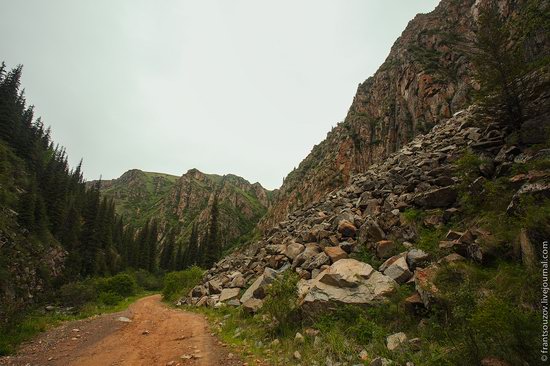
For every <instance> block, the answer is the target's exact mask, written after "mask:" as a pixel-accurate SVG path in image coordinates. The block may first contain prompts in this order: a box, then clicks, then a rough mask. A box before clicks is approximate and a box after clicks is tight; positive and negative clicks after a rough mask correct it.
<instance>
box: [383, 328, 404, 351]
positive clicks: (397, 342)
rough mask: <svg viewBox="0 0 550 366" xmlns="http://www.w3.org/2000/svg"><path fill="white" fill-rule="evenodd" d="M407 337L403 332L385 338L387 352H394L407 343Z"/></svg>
mask: <svg viewBox="0 0 550 366" xmlns="http://www.w3.org/2000/svg"><path fill="white" fill-rule="evenodd" d="M407 340H408V339H407V335H406V334H405V333H403V332H399V333H395V334H392V335H390V336H388V337H387V338H386V347H388V350H389V351H395V350H397V349H399V348H401V347H403V346H404V345H406V343H407Z"/></svg>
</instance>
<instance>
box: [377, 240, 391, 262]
mask: <svg viewBox="0 0 550 366" xmlns="http://www.w3.org/2000/svg"><path fill="white" fill-rule="evenodd" d="M374 248H375V250H376V256H377V257H378V258H388V257H389V256H390V255H391V253H392V252H393V251H394V249H395V248H396V245H395V243H394V242H393V241H392V240H380V241H379V242H377V243H376V244H375V245H374Z"/></svg>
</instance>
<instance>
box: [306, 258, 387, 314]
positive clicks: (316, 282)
mask: <svg viewBox="0 0 550 366" xmlns="http://www.w3.org/2000/svg"><path fill="white" fill-rule="evenodd" d="M396 286H397V283H396V282H395V281H394V280H392V279H391V278H390V277H388V276H385V275H383V274H382V273H380V272H378V271H375V270H374V269H373V268H372V267H371V266H370V265H369V264H367V263H363V262H359V261H357V260H355V259H341V260H339V261H337V262H335V263H334V264H332V265H331V266H330V267H329V268H328V269H326V270H324V271H323V272H321V273H320V274H319V275H318V276H317V277H316V278H314V279H312V280H309V281H305V280H302V281H300V282H299V284H298V293H299V295H300V303H301V304H302V305H308V304H313V303H326V302H332V301H333V302H340V303H346V304H376V303H382V302H385V301H386V295H388V294H390V293H391V292H393V291H394V289H395V287H396Z"/></svg>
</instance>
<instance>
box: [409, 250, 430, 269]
mask: <svg viewBox="0 0 550 366" xmlns="http://www.w3.org/2000/svg"><path fill="white" fill-rule="evenodd" d="M429 259H430V255H429V254H428V253H426V252H425V251H423V250H422V249H411V250H409V252H408V253H407V264H408V265H409V268H410V269H411V270H413V271H414V269H415V268H416V267H420V266H423V265H425V264H426V263H427V262H428V260H429Z"/></svg>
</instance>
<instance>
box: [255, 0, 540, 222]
mask: <svg viewBox="0 0 550 366" xmlns="http://www.w3.org/2000/svg"><path fill="white" fill-rule="evenodd" d="M485 3H488V2H487V1H480V0H478V1H475V0H443V1H441V3H440V4H439V5H438V6H437V8H436V9H435V10H434V11H432V12H431V13H428V14H419V15H417V16H416V17H415V18H414V19H413V20H412V21H410V22H409V24H408V26H407V28H406V29H405V30H404V32H403V34H402V35H401V37H400V38H399V39H398V40H397V41H396V42H395V44H394V45H393V47H392V49H391V52H390V54H389V55H388V57H387V59H386V61H385V62H384V63H383V64H382V66H381V67H380V68H379V69H378V71H377V72H376V73H375V74H374V75H373V76H372V77H370V78H369V79H367V80H366V81H365V82H363V83H362V84H360V85H359V87H358V90H357V94H356V95H355V97H354V99H353V103H352V104H351V107H350V109H349V111H348V114H347V116H346V118H345V120H344V121H343V122H341V123H340V124H338V125H337V126H336V127H335V128H334V129H333V130H332V131H330V132H329V133H328V134H327V138H326V139H325V140H324V141H323V142H321V143H320V144H319V145H316V146H315V147H314V148H313V149H312V151H311V153H310V154H309V155H308V156H307V157H306V158H305V159H304V160H303V161H302V163H301V164H300V165H299V166H298V168H297V169H295V170H294V171H292V172H291V173H290V174H289V175H288V176H287V177H286V179H285V180H284V183H283V185H282V187H281V189H280V193H279V194H278V196H277V200H276V201H275V202H274V204H273V207H272V209H271V210H270V211H269V213H268V214H267V215H266V217H265V218H264V219H263V220H262V223H261V227H262V228H263V229H268V228H269V227H271V226H272V225H274V224H276V223H277V222H279V221H281V220H282V219H283V218H284V217H285V216H286V215H287V214H288V213H289V212H291V211H292V210H293V209H295V208H298V207H300V206H302V205H306V204H309V203H312V202H315V201H316V200H318V199H319V198H321V197H322V196H323V195H324V194H326V193H327V192H329V191H331V190H332V189H334V188H336V187H341V186H344V185H346V184H348V183H349V181H350V179H351V177H352V176H353V175H354V174H357V173H360V172H365V171H366V170H367V169H368V167H369V166H370V165H371V164H373V163H375V162H380V161H382V159H384V158H385V157H387V156H388V155H389V154H391V153H393V152H395V151H397V150H398V149H399V148H401V147H402V146H404V145H405V144H406V143H407V142H409V141H411V140H412V139H413V138H414V136H416V135H417V134H419V133H424V132H427V131H429V130H430V128H431V127H432V126H434V125H435V124H437V123H438V122H439V121H441V120H443V119H445V118H449V117H451V115H452V114H453V113H455V112H457V111H459V110H460V109H462V108H464V107H465V106H467V105H468V104H469V103H470V101H471V92H472V90H473V89H474V88H475V87H476V85H475V82H473V81H472V76H473V68H472V65H471V63H470V61H469V60H468V57H467V56H466V53H467V52H465V51H466V50H467V49H468V48H470V47H471V44H472V40H473V38H474V30H475V25H474V22H475V18H476V16H477V14H478V9H479V7H480V6H482V5H483V4H485ZM543 3H544V2H532V1H528V0H520V1H510V0H505V1H500V2H499V9H500V11H501V12H502V14H503V16H504V17H505V19H507V20H508V21H510V22H512V21H514V20H515V19H516V18H517V15H518V14H519V13H520V11H523V10H526V9H527V7H528V6H535V7H537V6H538V7H544V6H545V5H544V4H543ZM533 4H535V5H533ZM537 11H540V12H541V13H542V11H541V10H540V9H539V10H537ZM538 32H539V33H540V34H539V33H537V34H536V35H535V36H534V37H532V42H530V43H529V44H528V45H527V46H526V48H528V51H529V52H528V54H529V55H530V56H531V57H537V55H538V56H540V55H544V54H545V53H546V54H547V52H548V50H550V45H549V42H548V37H546V36H544V34H543V33H544V30H538Z"/></svg>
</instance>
